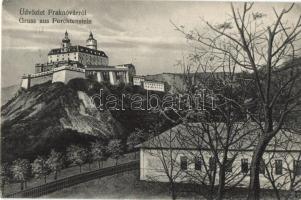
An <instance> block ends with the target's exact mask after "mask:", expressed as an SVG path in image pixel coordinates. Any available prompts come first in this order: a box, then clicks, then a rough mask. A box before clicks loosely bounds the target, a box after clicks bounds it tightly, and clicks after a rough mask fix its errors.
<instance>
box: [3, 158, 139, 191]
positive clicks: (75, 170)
mask: <svg viewBox="0 0 301 200" xmlns="http://www.w3.org/2000/svg"><path fill="white" fill-rule="evenodd" d="M136 158H138V153H137V155H136ZM134 159H135V156H134V153H129V154H125V155H124V156H123V157H121V158H120V159H119V160H118V164H121V163H126V162H129V161H131V160H134ZM114 165H115V159H111V158H109V159H108V160H107V161H105V162H104V163H103V167H109V166H114ZM97 169H99V168H98V163H97V162H94V163H92V164H91V169H89V165H88V164H84V165H83V166H82V173H84V172H89V171H93V170H97ZM76 174H80V172H79V166H70V167H68V168H66V169H63V170H62V171H61V172H60V174H59V175H58V178H57V179H58V180H59V179H62V178H66V177H69V176H74V175H76ZM52 181H54V174H50V175H49V176H48V177H47V183H49V182H52ZM43 184H45V182H44V179H36V178H32V179H31V180H29V181H28V182H27V189H29V188H32V187H36V186H39V185H43ZM18 191H20V183H10V184H6V185H5V186H4V192H3V194H4V195H5V194H11V193H15V192H18Z"/></svg>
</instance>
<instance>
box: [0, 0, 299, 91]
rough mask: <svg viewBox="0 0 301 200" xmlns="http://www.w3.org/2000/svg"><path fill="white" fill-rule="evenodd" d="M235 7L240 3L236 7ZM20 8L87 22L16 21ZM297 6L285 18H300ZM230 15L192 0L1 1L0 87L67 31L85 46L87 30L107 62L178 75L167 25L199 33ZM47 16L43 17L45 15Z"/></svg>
mask: <svg viewBox="0 0 301 200" xmlns="http://www.w3.org/2000/svg"><path fill="white" fill-rule="evenodd" d="M237 6H241V4H237ZM273 7H274V8H276V10H277V9H278V10H279V9H281V8H283V7H288V4H285V3H276V4H275V3H274V4H272V3H257V4H256V5H255V7H254V10H255V11H256V10H259V11H261V12H265V13H267V15H268V16H269V15H271V16H272V14H273V13H272V12H273V10H272V8H273ZM20 8H26V9H30V10H31V9H40V10H43V9H45V10H47V9H61V10H66V9H75V10H82V9H85V10H87V16H80V17H76V18H89V19H90V20H92V24H88V25H79V24H78V25H74V24H71V25H70V24H53V23H49V24H40V23H37V24H26V23H19V18H20V17H24V18H38V17H37V16H21V15H20V13H19V12H20ZM300 13H301V6H300V4H298V5H296V6H295V7H294V10H293V11H292V12H291V13H290V15H289V19H290V20H294V19H296V18H297V17H298V15H300ZM229 14H230V4H229V3H227V2H197V1H191V2H190V1H188V2H187V1H186V2H184V1H116V0H115V1H109V0H106V1H101V0H51V1H49V0H4V1H3V5H2V45H1V46H2V48H1V53H2V60H1V66H2V69H1V70H2V77H1V78H2V80H1V82H2V87H5V86H9V85H14V84H19V83H20V77H21V76H22V75H23V74H27V73H33V72H34V65H35V63H43V62H46V61H47V53H48V52H49V50H50V49H52V48H58V47H60V45H61V40H62V38H63V37H64V32H65V31H66V30H67V31H68V33H69V38H70V40H71V43H72V45H85V41H86V39H87V38H88V35H89V32H90V31H92V32H93V34H94V38H95V39H96V40H97V41H98V49H99V50H102V51H104V52H105V53H106V54H107V55H108V56H109V64H110V65H117V64H125V63H133V64H134V65H135V67H136V71H137V74H142V75H147V74H157V73H162V72H179V70H180V69H179V68H178V67H176V66H175V64H176V63H177V61H178V60H181V59H182V58H183V56H184V57H185V56H187V55H188V54H189V53H190V51H191V49H190V46H189V45H188V44H187V41H186V39H185V37H184V36H183V35H182V34H181V33H179V32H178V31H176V30H175V28H174V26H173V25H172V23H171V21H172V22H173V23H174V24H177V25H179V26H180V25H183V26H185V28H186V29H188V30H190V29H194V28H198V29H200V30H202V23H201V19H202V18H203V19H205V20H206V21H209V22H211V23H213V24H216V23H222V22H223V21H225V19H226V18H228V17H229ZM47 17H48V18H49V16H47Z"/></svg>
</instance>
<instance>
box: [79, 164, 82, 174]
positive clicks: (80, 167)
mask: <svg viewBox="0 0 301 200" xmlns="http://www.w3.org/2000/svg"><path fill="white" fill-rule="evenodd" d="M79 173H82V165H79Z"/></svg>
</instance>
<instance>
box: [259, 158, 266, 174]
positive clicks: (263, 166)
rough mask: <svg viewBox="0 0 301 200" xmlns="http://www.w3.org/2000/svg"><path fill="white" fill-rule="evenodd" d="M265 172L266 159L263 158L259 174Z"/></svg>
mask: <svg viewBox="0 0 301 200" xmlns="http://www.w3.org/2000/svg"><path fill="white" fill-rule="evenodd" d="M264 173H265V163H264V160H263V159H262V160H261V162H260V165H259V174H264Z"/></svg>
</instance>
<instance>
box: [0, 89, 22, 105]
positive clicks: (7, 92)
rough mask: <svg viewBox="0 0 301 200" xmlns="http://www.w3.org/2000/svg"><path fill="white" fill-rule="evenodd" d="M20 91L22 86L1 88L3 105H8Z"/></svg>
mask: <svg viewBox="0 0 301 200" xmlns="http://www.w3.org/2000/svg"><path fill="white" fill-rule="evenodd" d="M19 89H20V85H11V86H8V87H3V88H1V105H4V104H6V103H7V102H8V101H9V100H10V99H11V98H13V97H14V96H15V95H16V93H17V91H18V90H19Z"/></svg>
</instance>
